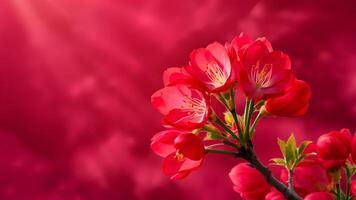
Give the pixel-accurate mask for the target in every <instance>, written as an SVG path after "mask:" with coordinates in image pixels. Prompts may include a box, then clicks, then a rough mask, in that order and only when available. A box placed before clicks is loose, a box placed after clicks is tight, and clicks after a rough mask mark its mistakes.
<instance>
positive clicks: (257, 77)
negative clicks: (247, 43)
mask: <svg viewBox="0 0 356 200" xmlns="http://www.w3.org/2000/svg"><path fill="white" fill-rule="evenodd" d="M271 77H272V64H265V65H263V67H262V68H261V66H260V63H259V62H257V63H256V65H253V66H252V69H251V77H250V78H251V80H252V81H254V82H255V84H256V87H257V88H262V87H268V83H269V80H270V79H271Z"/></svg>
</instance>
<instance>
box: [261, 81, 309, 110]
mask: <svg viewBox="0 0 356 200" xmlns="http://www.w3.org/2000/svg"><path fill="white" fill-rule="evenodd" d="M310 97H311V89H310V87H309V85H308V84H307V83H306V82H304V81H301V80H296V81H294V82H293V83H291V84H290V86H289V87H288V88H287V90H286V92H285V93H284V94H283V95H281V96H277V97H274V98H269V99H267V101H266V104H265V110H266V111H267V113H269V114H271V115H276V116H285V117H298V116H301V115H304V114H305V113H306V111H307V110H308V107H309V100H310Z"/></svg>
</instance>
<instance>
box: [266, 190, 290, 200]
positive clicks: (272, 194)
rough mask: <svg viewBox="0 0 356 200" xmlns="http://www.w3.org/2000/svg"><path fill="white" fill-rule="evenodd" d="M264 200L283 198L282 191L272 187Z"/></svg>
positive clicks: (280, 199) (282, 199)
mask: <svg viewBox="0 0 356 200" xmlns="http://www.w3.org/2000/svg"><path fill="white" fill-rule="evenodd" d="M265 200H285V198H284V196H283V195H282V193H280V192H279V191H277V190H276V189H274V188H273V189H272V190H271V192H270V193H268V194H267V195H266V197H265Z"/></svg>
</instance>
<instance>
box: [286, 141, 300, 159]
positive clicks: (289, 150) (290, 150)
mask: <svg viewBox="0 0 356 200" xmlns="http://www.w3.org/2000/svg"><path fill="white" fill-rule="evenodd" d="M297 154H298V152H297V144H296V142H295V137H294V135H293V134H292V135H291V136H290V137H289V138H288V140H287V146H286V148H285V158H286V161H287V164H289V163H290V164H292V163H293V162H294V161H295V160H296V159H297Z"/></svg>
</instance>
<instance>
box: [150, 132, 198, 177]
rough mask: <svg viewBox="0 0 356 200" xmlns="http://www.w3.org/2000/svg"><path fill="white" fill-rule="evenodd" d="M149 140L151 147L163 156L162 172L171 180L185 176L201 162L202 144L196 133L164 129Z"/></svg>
mask: <svg viewBox="0 0 356 200" xmlns="http://www.w3.org/2000/svg"><path fill="white" fill-rule="evenodd" d="M151 141H152V142H151V149H152V150H153V151H154V152H155V153H156V154H157V155H159V156H161V157H165V159H164V161H163V166H162V167H163V173H164V174H165V175H167V176H170V177H171V179H173V180H178V179H182V178H185V177H186V176H187V175H189V174H190V172H191V171H192V170H194V169H196V168H198V167H199V166H200V165H201V164H202V162H203V159H204V155H205V149H204V144H203V143H202V141H201V139H200V138H199V137H198V136H197V135H194V134H192V133H183V132H180V131H177V130H166V131H162V132H159V133H157V134H156V135H155V136H153V138H152V140H151Z"/></svg>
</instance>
